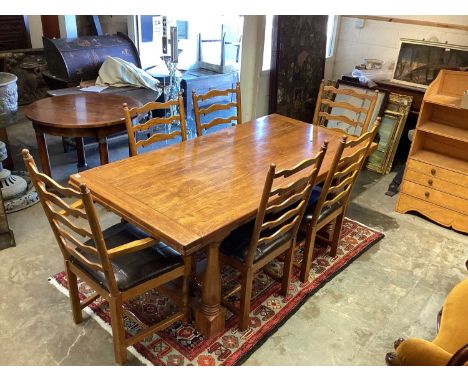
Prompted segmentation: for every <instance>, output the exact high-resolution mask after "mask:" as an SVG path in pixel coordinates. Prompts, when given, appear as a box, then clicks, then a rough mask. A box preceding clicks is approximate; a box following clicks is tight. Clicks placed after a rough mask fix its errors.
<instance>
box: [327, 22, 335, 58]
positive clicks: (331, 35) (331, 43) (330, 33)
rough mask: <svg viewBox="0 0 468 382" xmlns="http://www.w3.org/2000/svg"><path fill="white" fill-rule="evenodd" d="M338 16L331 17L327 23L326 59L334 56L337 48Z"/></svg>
mask: <svg viewBox="0 0 468 382" xmlns="http://www.w3.org/2000/svg"><path fill="white" fill-rule="evenodd" d="M337 18H338V16H335V15H329V16H328V23H327V47H326V50H325V57H331V56H333V49H334V47H335V36H336V24H337V22H336V21H337Z"/></svg>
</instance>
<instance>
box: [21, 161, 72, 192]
mask: <svg viewBox="0 0 468 382" xmlns="http://www.w3.org/2000/svg"><path fill="white" fill-rule="evenodd" d="M34 167H35V166H34ZM28 170H30V173H31V172H32V177H34V178H37V179H38V180H39V181H41V182H42V183H43V184H45V185H46V187H49V188H51V189H54V190H55V191H57V192H58V193H59V194H60V195H63V196H68V197H70V198H80V196H81V195H80V193H79V192H76V191H75V190H73V189H71V188H68V187H63V186H61V185H60V184H58V183H57V182H56V181H55V180H53V179H52V178H50V177H48V176H47V175H46V174H42V173H40V172H38V171H37V168H32V167H28Z"/></svg>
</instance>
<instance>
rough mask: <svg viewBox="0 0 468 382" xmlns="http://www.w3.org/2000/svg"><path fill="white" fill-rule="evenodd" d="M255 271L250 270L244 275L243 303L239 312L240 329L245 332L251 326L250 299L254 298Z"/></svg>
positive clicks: (242, 286)
mask: <svg viewBox="0 0 468 382" xmlns="http://www.w3.org/2000/svg"><path fill="white" fill-rule="evenodd" d="M252 283H253V270H252V268H249V269H248V270H246V272H245V273H244V274H243V275H242V283H241V291H240V294H241V301H240V311H239V329H240V330H242V331H244V330H246V329H248V327H249V324H250V317H249V313H250V299H251V298H252Z"/></svg>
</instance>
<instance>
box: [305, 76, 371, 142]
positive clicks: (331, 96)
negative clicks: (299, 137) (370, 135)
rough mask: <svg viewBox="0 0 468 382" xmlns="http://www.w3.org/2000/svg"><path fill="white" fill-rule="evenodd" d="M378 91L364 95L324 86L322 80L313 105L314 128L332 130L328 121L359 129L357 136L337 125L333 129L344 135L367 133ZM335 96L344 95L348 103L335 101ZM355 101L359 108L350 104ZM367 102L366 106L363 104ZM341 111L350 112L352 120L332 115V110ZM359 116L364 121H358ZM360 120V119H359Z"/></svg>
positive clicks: (343, 116) (346, 89) (347, 117)
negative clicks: (347, 98) (361, 116)
mask: <svg viewBox="0 0 468 382" xmlns="http://www.w3.org/2000/svg"><path fill="white" fill-rule="evenodd" d="M378 94H379V91H378V90H376V91H375V92H374V94H372V95H371V94H366V93H364V92H358V91H355V90H353V89H348V88H336V87H334V86H331V85H325V82H324V81H323V80H322V83H321V84H320V89H319V94H318V98H317V103H316V104H315V113H314V119H313V122H312V123H313V124H314V125H315V126H321V127H325V128H332V127H331V126H329V122H330V121H338V122H341V123H344V124H345V125H347V126H349V127H352V128H354V129H355V130H356V129H360V131H359V133H358V134H352V133H350V132H349V130H348V129H347V128H345V127H344V126H343V127H340V126H339V125H338V126H336V127H334V128H336V129H339V130H342V131H343V132H345V133H346V134H350V135H356V136H360V135H362V134H364V133H366V132H367V131H368V128H369V124H370V122H371V118H372V115H373V113H374V109H375V105H376V103H377V98H378ZM337 95H346V96H348V97H349V101H350V102H346V101H339V100H336V96H337ZM353 99H354V100H355V102H357V103H358V104H361V106H355V105H353V104H352V103H351V102H352V100H353ZM366 102H367V105H365V103H366ZM333 108H337V109H343V113H345V112H350V113H351V116H352V117H353V118H350V117H349V116H346V115H344V114H335V113H332V109H333ZM359 115H364V116H365V118H364V120H361V121H359V120H358V117H359ZM359 119H362V118H359Z"/></svg>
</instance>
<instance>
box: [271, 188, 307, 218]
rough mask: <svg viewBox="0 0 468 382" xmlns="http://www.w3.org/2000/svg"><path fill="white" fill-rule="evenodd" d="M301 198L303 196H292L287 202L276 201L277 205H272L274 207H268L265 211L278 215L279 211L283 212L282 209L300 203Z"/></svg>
mask: <svg viewBox="0 0 468 382" xmlns="http://www.w3.org/2000/svg"><path fill="white" fill-rule="evenodd" d="M304 191H305V190H304ZM301 198H302V194H293V195H292V196H289V197H288V198H287V199H285V200H280V201H277V200H275V204H272V205H270V206H268V207H267V209H266V210H265V212H266V213H267V214H274V213H277V212H278V211H281V210H282V209H284V208H286V207H288V206H290V205H291V204H293V203H295V202H297V201H299V200H300V199H301Z"/></svg>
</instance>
